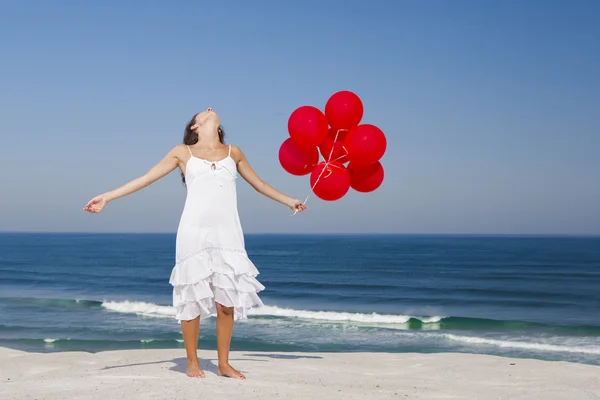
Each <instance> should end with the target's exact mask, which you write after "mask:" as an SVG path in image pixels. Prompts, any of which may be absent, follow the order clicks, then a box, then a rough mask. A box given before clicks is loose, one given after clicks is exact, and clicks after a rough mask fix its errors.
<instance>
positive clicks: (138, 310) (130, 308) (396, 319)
mask: <svg viewBox="0 0 600 400" xmlns="http://www.w3.org/2000/svg"><path fill="white" fill-rule="evenodd" d="M102 307H104V308H106V309H107V310H109V311H116V312H122V313H133V314H138V315H144V316H152V317H174V316H175V309H174V308H173V307H170V306H159V305H156V304H153V303H145V302H140V301H120V302H115V301H108V302H104V303H102ZM248 315H249V316H250V317H262V316H266V317H283V318H299V319H308V320H320V321H330V322H331V321H337V322H358V323H368V324H406V323H407V322H409V321H411V320H418V321H420V322H421V323H423V324H430V323H437V322H439V321H440V320H441V319H442V318H443V317H437V316H433V317H413V316H409V315H390V314H377V313H371V314H361V313H349V312H336V311H309V310H295V309H292V308H280V307H276V306H264V307H260V308H254V309H252V310H250V311H249V312H248Z"/></svg>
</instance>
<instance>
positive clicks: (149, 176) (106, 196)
mask: <svg viewBox="0 0 600 400" xmlns="http://www.w3.org/2000/svg"><path fill="white" fill-rule="evenodd" d="M179 152H180V149H179V146H176V147H174V148H173V149H171V151H169V153H167V155H166V156H164V158H163V159H162V160H160V161H159V162H158V164H156V165H155V166H154V167H152V168H151V169H150V170H149V171H148V172H146V173H145V174H144V175H142V176H140V177H138V178H135V179H133V180H131V181H129V182H127V183H126V184H124V185H123V186H121V187H119V188H117V189H114V190H111V191H110V192H106V193H103V194H101V195H99V196H96V197H94V198H93V199H91V200H90V201H89V202H88V203H87V204H86V205H85V207H84V208H83V209H84V210H85V211H89V212H91V213H98V212H100V211H102V209H103V208H104V207H105V206H106V204H108V202H109V201H112V200H115V199H118V198H120V197H124V196H127V195H129V194H131V193H134V192H137V191H138V190H140V189H143V188H145V187H146V186H149V185H150V184H152V183H153V182H156V181H157V180H159V179H160V178H162V177H163V176H165V175H167V174H168V173H170V172H171V171H173V170H174V169H175V168H177V166H178V165H179V158H178V157H177V153H179Z"/></svg>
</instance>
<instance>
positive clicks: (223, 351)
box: [217, 303, 246, 379]
mask: <svg viewBox="0 0 600 400" xmlns="http://www.w3.org/2000/svg"><path fill="white" fill-rule="evenodd" d="M232 332H233V307H224V306H222V305H221V304H219V303H217V354H218V357H219V375H221V376H226V377H228V378H236V379H246V377H245V376H244V375H243V374H240V372H239V371H236V370H235V369H234V368H233V367H232V366H231V365H229V345H230V344H231V334H232Z"/></svg>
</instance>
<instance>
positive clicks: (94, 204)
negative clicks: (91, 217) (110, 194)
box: [83, 194, 108, 214]
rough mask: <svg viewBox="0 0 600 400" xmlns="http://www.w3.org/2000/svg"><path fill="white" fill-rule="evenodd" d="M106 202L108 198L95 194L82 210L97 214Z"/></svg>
mask: <svg viewBox="0 0 600 400" xmlns="http://www.w3.org/2000/svg"><path fill="white" fill-rule="evenodd" d="M107 204H108V198H107V197H106V196H105V195H103V194H101V195H100V196H96V197H94V198H93V199H91V200H90V201H88V203H87V204H86V205H85V207H83V209H84V211H87V212H90V213H92V214H97V213H99V212H100V211H102V209H103V208H104V207H105V206H106V205H107Z"/></svg>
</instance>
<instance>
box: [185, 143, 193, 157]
mask: <svg viewBox="0 0 600 400" xmlns="http://www.w3.org/2000/svg"><path fill="white" fill-rule="evenodd" d="M185 147H187V148H188V151H189V152H190V156H192V157H194V155H193V154H192V149H190V146H188V145H185Z"/></svg>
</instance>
